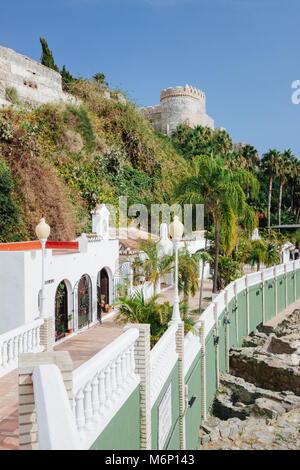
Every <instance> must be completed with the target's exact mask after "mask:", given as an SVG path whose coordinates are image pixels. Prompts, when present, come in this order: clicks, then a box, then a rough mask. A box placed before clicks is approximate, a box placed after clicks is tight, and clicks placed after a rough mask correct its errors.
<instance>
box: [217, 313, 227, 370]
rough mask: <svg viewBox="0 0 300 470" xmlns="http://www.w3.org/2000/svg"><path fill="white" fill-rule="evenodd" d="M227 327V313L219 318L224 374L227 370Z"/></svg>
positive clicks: (220, 351) (220, 356) (221, 368)
mask: <svg viewBox="0 0 300 470" xmlns="http://www.w3.org/2000/svg"><path fill="white" fill-rule="evenodd" d="M225 331H226V325H225V311H224V312H223V313H222V314H221V315H220V317H219V332H218V333H219V367H220V370H221V371H222V372H223V371H225V370H226V339H225V338H226V333H225Z"/></svg>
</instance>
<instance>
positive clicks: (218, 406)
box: [213, 392, 249, 420]
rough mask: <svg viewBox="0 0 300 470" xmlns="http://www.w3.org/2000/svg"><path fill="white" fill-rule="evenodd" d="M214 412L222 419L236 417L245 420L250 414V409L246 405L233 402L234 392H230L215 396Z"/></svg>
mask: <svg viewBox="0 0 300 470" xmlns="http://www.w3.org/2000/svg"><path fill="white" fill-rule="evenodd" d="M213 413H214V415H215V416H217V417H218V418H220V419H222V420H224V419H229V418H235V417H236V418H239V419H242V420H243V419H246V418H247V416H249V410H248V408H247V407H246V406H245V407H241V406H235V405H234V404H233V400H232V394H231V393H230V392H229V393H227V394H223V393H222V394H220V395H218V396H217V397H216V398H215V400H214V403H213Z"/></svg>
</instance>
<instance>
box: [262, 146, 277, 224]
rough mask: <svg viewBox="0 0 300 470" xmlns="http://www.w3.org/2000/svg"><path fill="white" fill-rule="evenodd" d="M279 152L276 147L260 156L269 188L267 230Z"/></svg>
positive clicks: (269, 221) (269, 222)
mask: <svg viewBox="0 0 300 470" xmlns="http://www.w3.org/2000/svg"><path fill="white" fill-rule="evenodd" d="M280 158H281V155H280V152H278V150H276V149H272V150H269V152H268V153H265V154H264V155H263V158H262V169H263V172H264V174H265V175H266V176H267V177H268V178H269V188H268V215H267V217H268V222H267V226H268V230H269V231H270V227H271V202H272V189H273V181H274V178H276V177H278V174H279V165H280Z"/></svg>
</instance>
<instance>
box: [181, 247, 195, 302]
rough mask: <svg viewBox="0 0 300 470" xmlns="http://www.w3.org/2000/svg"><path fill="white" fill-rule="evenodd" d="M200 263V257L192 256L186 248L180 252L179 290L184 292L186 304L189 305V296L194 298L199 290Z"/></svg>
mask: <svg viewBox="0 0 300 470" xmlns="http://www.w3.org/2000/svg"><path fill="white" fill-rule="evenodd" d="M199 261H200V256H199V255H198V254H194V255H191V254H190V252H189V251H188V250H187V248H186V247H185V248H184V250H180V251H179V256H178V288H179V292H183V301H184V303H188V297H189V294H191V295H192V296H193V297H194V296H195V295H196V292H197V291H198V289H199Z"/></svg>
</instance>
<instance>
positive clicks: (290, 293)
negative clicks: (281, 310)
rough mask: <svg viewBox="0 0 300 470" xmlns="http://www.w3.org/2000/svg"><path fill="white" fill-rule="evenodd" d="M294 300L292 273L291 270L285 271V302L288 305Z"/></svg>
mask: <svg viewBox="0 0 300 470" xmlns="http://www.w3.org/2000/svg"><path fill="white" fill-rule="evenodd" d="M293 302H294V273H293V271H291V272H289V273H287V303H288V305H290V304H292V303H293Z"/></svg>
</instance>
